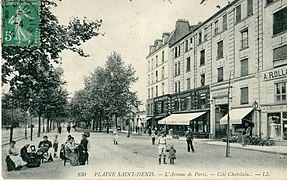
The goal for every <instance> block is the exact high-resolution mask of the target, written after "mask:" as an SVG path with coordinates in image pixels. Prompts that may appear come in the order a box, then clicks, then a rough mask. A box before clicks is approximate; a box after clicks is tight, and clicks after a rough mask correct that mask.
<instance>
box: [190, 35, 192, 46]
mask: <svg viewBox="0 0 287 180" xmlns="http://www.w3.org/2000/svg"><path fill="white" fill-rule="evenodd" d="M189 42H190V44H191V45H192V37H191V38H190V39H189Z"/></svg>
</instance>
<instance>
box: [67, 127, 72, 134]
mask: <svg viewBox="0 0 287 180" xmlns="http://www.w3.org/2000/svg"><path fill="white" fill-rule="evenodd" d="M67 131H68V133H69V134H70V132H71V126H70V125H68V126H67Z"/></svg>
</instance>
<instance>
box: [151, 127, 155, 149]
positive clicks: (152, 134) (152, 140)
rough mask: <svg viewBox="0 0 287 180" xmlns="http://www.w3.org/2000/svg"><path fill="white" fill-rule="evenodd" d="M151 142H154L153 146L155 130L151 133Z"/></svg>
mask: <svg viewBox="0 0 287 180" xmlns="http://www.w3.org/2000/svg"><path fill="white" fill-rule="evenodd" d="M151 142H152V145H154V143H155V131H154V130H152V132H151Z"/></svg>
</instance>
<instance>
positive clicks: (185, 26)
mask: <svg viewBox="0 0 287 180" xmlns="http://www.w3.org/2000/svg"><path fill="white" fill-rule="evenodd" d="M182 28H183V29H187V30H188V29H189V22H188V21H187V20H184V19H179V20H177V21H176V23H175V29H182Z"/></svg>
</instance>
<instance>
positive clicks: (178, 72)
mask: <svg viewBox="0 0 287 180" xmlns="http://www.w3.org/2000/svg"><path fill="white" fill-rule="evenodd" d="M177 68H178V70H177V75H180V62H179V63H178V65H177Z"/></svg>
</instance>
